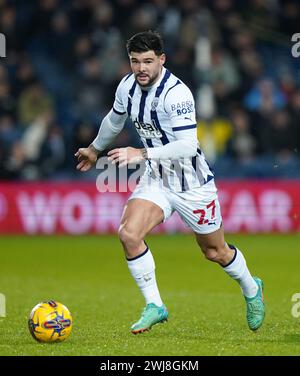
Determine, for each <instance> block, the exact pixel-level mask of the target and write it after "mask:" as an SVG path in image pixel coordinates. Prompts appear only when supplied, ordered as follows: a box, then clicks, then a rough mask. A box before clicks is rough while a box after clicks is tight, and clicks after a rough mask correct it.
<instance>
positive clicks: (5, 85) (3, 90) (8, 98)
mask: <svg viewBox="0 0 300 376" xmlns="http://www.w3.org/2000/svg"><path fill="white" fill-rule="evenodd" d="M15 113H16V100H15V98H14V96H13V95H12V90H11V85H10V83H9V81H5V80H3V81H0V115H1V114H11V115H15Z"/></svg>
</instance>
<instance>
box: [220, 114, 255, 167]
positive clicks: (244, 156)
mask: <svg viewBox="0 0 300 376" xmlns="http://www.w3.org/2000/svg"><path fill="white" fill-rule="evenodd" d="M231 121H232V125H233V132H232V138H231V139H230V140H229V142H228V145H227V154H228V155H229V156H230V157H233V158H234V159H236V160H238V161H240V162H247V161H250V160H253V158H254V157H255V155H256V151H257V147H258V145H257V141H256V139H255V137H254V136H253V134H252V133H251V125H250V118H249V116H248V115H247V113H246V112H245V111H244V110H243V109H242V108H237V109H233V110H232V112H231Z"/></svg>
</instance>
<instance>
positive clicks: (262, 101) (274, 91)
mask: <svg viewBox="0 0 300 376" xmlns="http://www.w3.org/2000/svg"><path fill="white" fill-rule="evenodd" d="M244 102H245V106H246V108H247V109H248V110H250V111H259V112H262V113H271V112H272V111H274V110H276V109H282V108H283V107H284V106H285V105H286V98H285V96H284V95H283V93H282V91H281V90H280V89H279V88H278V87H277V86H276V85H275V83H274V82H273V81H272V80H271V79H269V78H264V79H261V80H260V81H259V82H258V83H256V84H255V85H254V87H253V88H252V89H251V90H250V92H249V93H248V94H247V95H246V98H245V101H244Z"/></svg>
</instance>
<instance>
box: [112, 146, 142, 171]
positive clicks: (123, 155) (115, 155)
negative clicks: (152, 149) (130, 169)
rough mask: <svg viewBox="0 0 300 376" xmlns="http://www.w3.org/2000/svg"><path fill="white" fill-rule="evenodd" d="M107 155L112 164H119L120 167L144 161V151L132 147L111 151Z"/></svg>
mask: <svg viewBox="0 0 300 376" xmlns="http://www.w3.org/2000/svg"><path fill="white" fill-rule="evenodd" d="M107 155H108V160H109V161H111V163H112V164H116V163H117V162H119V167H123V166H126V165H127V164H130V163H139V162H141V161H142V160H144V157H143V155H142V149H135V148H132V147H128V148H120V149H114V150H110V151H109V152H108V153H107Z"/></svg>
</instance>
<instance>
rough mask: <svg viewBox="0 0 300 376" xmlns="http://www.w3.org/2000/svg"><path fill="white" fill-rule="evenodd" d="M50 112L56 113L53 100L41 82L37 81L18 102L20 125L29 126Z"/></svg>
mask: <svg viewBox="0 0 300 376" xmlns="http://www.w3.org/2000/svg"><path fill="white" fill-rule="evenodd" d="M49 112H52V113H53V112H54V101H53V98H52V96H51V95H50V94H49V93H47V92H46V91H45V90H44V88H43V86H42V84H41V82H39V81H37V80H36V81H35V82H34V83H32V84H31V85H30V86H28V87H27V88H26V89H25V90H24V91H23V92H22V93H21V94H20V98H19V102H18V115H19V120H20V123H21V124H22V125H23V126H28V125H30V124H31V123H32V122H34V121H35V120H36V119H37V118H38V117H39V116H40V115H43V114H45V113H49Z"/></svg>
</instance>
